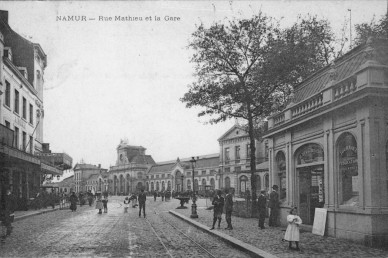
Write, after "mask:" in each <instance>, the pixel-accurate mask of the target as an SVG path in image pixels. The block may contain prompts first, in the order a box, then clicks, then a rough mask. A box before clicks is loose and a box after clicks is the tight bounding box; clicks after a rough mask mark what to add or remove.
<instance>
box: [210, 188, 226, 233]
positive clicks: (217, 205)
mask: <svg viewBox="0 0 388 258" xmlns="http://www.w3.org/2000/svg"><path fill="white" fill-rule="evenodd" d="M221 194H222V192H221V190H218V191H217V195H216V196H214V198H213V202H212V204H213V205H214V209H213V210H214V213H213V226H212V227H211V229H210V230H213V229H214V226H215V225H216V222H217V220H218V228H220V227H221V219H222V211H223V210H224V204H225V199H224V197H222V195H221Z"/></svg>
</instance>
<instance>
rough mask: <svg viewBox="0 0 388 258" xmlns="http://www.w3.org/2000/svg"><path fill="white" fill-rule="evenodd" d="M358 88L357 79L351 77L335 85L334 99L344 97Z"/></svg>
mask: <svg viewBox="0 0 388 258" xmlns="http://www.w3.org/2000/svg"><path fill="white" fill-rule="evenodd" d="M356 89H357V87H356V79H355V78H353V77H351V78H348V79H347V80H345V81H342V82H340V83H338V84H337V85H335V86H334V87H333V96H334V99H335V100H337V99H340V98H343V97H345V96H347V95H349V94H351V93H353V92H354V91H355V90H356Z"/></svg>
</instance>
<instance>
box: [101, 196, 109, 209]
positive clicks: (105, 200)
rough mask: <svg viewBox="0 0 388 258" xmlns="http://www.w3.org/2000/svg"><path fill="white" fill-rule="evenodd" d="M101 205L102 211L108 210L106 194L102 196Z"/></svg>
mask: <svg viewBox="0 0 388 258" xmlns="http://www.w3.org/2000/svg"><path fill="white" fill-rule="evenodd" d="M102 206H103V207H104V213H107V212H108V196H104V197H103V198H102Z"/></svg>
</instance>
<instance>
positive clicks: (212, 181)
mask: <svg viewBox="0 0 388 258" xmlns="http://www.w3.org/2000/svg"><path fill="white" fill-rule="evenodd" d="M210 185H211V186H212V190H214V189H215V188H216V182H215V181H214V178H212V179H210Z"/></svg>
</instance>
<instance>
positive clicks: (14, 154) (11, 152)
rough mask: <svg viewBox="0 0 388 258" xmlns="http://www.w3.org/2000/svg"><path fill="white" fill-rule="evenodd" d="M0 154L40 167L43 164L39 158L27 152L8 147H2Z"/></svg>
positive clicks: (0, 147)
mask: <svg viewBox="0 0 388 258" xmlns="http://www.w3.org/2000/svg"><path fill="white" fill-rule="evenodd" d="M0 153H3V154H5V156H6V157H7V156H8V157H9V158H16V159H19V160H23V161H26V162H30V163H33V164H37V165H39V164H40V163H41V162H40V159H38V158H37V157H35V156H33V155H31V154H29V153H27V152H24V151H21V150H18V149H15V148H11V147H9V146H7V145H2V146H0Z"/></svg>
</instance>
